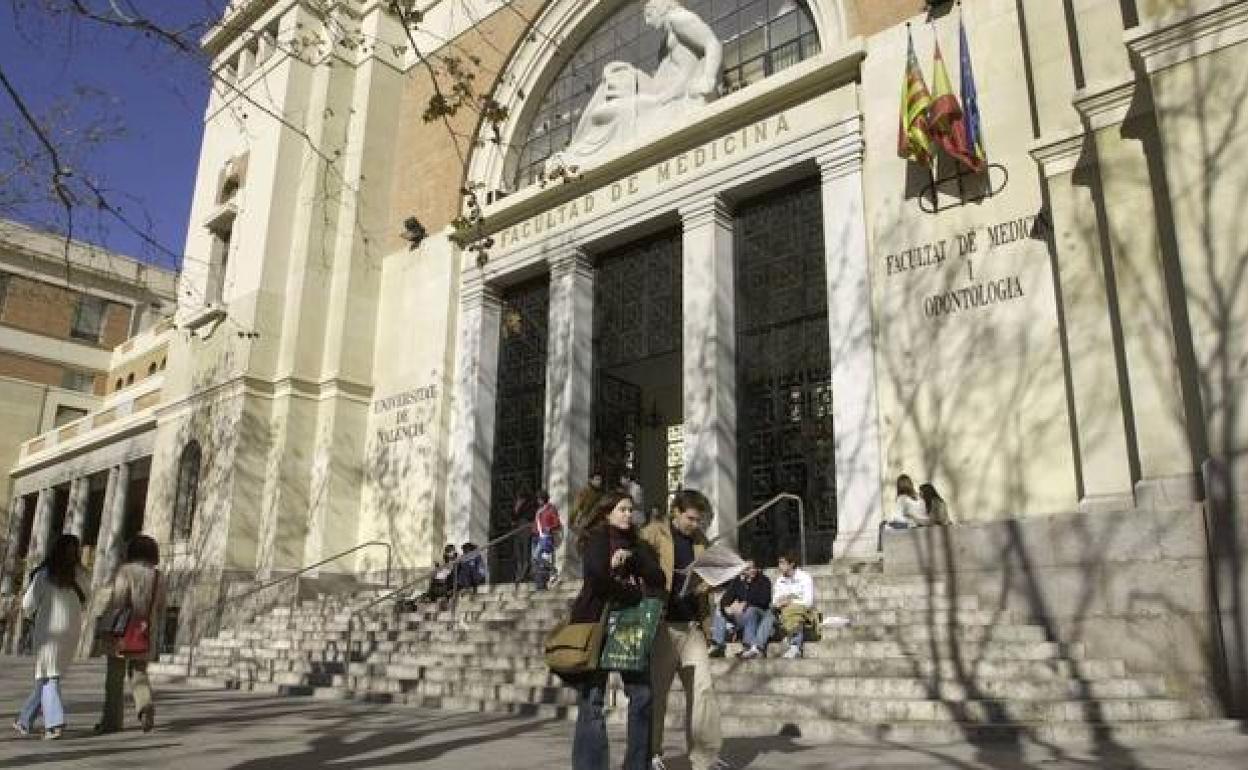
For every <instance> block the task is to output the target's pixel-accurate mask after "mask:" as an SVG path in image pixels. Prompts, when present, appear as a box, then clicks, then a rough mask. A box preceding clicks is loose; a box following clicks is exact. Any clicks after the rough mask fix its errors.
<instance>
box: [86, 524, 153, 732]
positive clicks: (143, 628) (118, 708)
mask: <svg viewBox="0 0 1248 770" xmlns="http://www.w3.org/2000/svg"><path fill="white" fill-rule="evenodd" d="M159 563H160V549H159V548H158V547H157V545H156V541H155V540H153V539H152V538H150V537H148V536H147V535H138V536H136V537H135V538H134V539H133V540H131V541H130V543H129V544H128V545H127V546H126V560H125V563H124V564H122V565H121V567H120V568H119V569H118V570H117V575H116V576H115V577H114V578H113V588H112V598H111V599H110V601H109V608H108V615H107V617H108V618H109V619H110V624H109V626H110V627H109V632H110V635H111V637H112V638H111V639H110V640H108V642H107V643H108V648H109V649H108V669H107V673H106V674H105V677H104V715H103V718H102V719H101V720H100V723H99V724H98V725H96V726H95V731H96V732H97V733H112V732H117V731H119V730H121V729H122V727H123V725H124V724H125V694H126V693H125V688H126V678H127V677H129V679H130V687H131V690H132V691H133V693H134V706H135V708H136V709H138V712H139V724H140V725H142V727H143V732H148V731H150V730H151V729H152V727H153V725H154V724H155V721H156V713H155V711H154V707H153V705H152V687H151V684H150V683H149V682H148V679H147V663H148V661H150V660H152V659H154V658H155V657H156V655H157V654H158V653H159V650H160V646H159V644H158V640H157V638H156V631H157V629H158V628H159V624H158V623H157V622H156V621H157V618H159V617H160V616H161V615H162V614H163V612H164V606H165V586H164V581H163V580H162V579H161V575H160V572H159V571H158V570H157V569H156V565H157V564H159Z"/></svg>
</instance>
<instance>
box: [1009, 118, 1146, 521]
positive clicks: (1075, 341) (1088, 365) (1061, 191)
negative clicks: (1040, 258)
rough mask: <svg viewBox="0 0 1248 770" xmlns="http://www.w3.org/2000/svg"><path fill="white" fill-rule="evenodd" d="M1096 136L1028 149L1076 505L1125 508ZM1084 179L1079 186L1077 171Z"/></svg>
mask: <svg viewBox="0 0 1248 770" xmlns="http://www.w3.org/2000/svg"><path fill="white" fill-rule="evenodd" d="M1093 136H1094V134H1093V133H1092V132H1090V131H1088V130H1087V129H1085V128H1081V129H1078V130H1075V131H1070V132H1067V133H1066V134H1063V135H1060V136H1055V137H1051V138H1042V139H1040V140H1037V141H1036V142H1035V143H1034V144H1033V145H1032V147H1031V150H1030V153H1031V157H1032V159H1033V160H1035V161H1036V164H1037V165H1038V166H1039V167H1040V173H1041V175H1042V176H1043V177H1044V184H1045V185H1046V186H1047V188H1048V191H1049V198H1048V201H1049V202H1048V206H1049V215H1050V217H1051V218H1052V221H1053V248H1054V251H1055V254H1054V260H1055V268H1056V270H1057V276H1058V281H1057V289H1058V290H1059V296H1058V301H1059V303H1060V305H1061V317H1062V319H1063V324H1062V332H1063V334H1064V335H1065V338H1066V339H1065V342H1066V344H1065V345H1064V348H1063V350H1064V354H1065V356H1064V357H1065V367H1066V375H1067V382H1068V383H1069V387H1070V399H1071V403H1072V406H1073V410H1074V414H1073V416H1072V424H1073V426H1074V428H1075V433H1076V435H1075V442H1076V446H1077V452H1076V457H1075V460H1076V462H1077V463H1078V466H1079V473H1078V480H1079V508H1080V510H1082V511H1084V512H1095V511H1101V510H1125V509H1127V508H1130V507H1131V506H1132V505H1133V504H1134V496H1133V493H1132V486H1131V462H1130V458H1129V455H1128V449H1127V447H1128V441H1127V434H1126V411H1125V406H1124V404H1123V400H1122V387H1121V383H1120V379H1119V372H1118V364H1117V360H1118V359H1117V351H1116V350H1115V348H1116V347H1117V345H1118V343H1117V340H1116V338H1115V335H1114V328H1113V323H1112V317H1111V315H1110V306H1111V302H1110V296H1111V294H1110V290H1109V289H1108V287H1109V286H1111V285H1112V283H1113V277H1112V276H1109V275H1107V274H1106V268H1105V261H1104V259H1103V256H1102V249H1101V241H1100V233H1101V228H1102V227H1103V226H1104V224H1103V223H1102V222H1100V221H1099V219H1098V217H1097V214H1096V212H1097V210H1098V209H1097V205H1096V200H1095V199H1094V197H1093V196H1094V194H1096V192H1095V188H1094V187H1092V186H1090V185H1089V184H1088V183H1087V182H1086V181H1084V180H1082V177H1087V176H1089V175H1092V174H1096V173H1098V172H1097V171H1096V170H1095V166H1096V148H1095V142H1094V141H1093ZM1077 173H1078V174H1080V175H1081V181H1078V182H1077V181H1076V178H1075V177H1076V174H1077Z"/></svg>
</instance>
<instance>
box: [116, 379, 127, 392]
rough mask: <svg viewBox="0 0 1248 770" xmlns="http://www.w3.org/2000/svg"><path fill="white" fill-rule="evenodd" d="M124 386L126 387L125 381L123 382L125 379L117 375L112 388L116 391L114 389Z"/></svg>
mask: <svg viewBox="0 0 1248 770" xmlns="http://www.w3.org/2000/svg"><path fill="white" fill-rule="evenodd" d="M124 387H126V383H125V381H124V380H122V379H121V378H120V377H118V378H117V383H116V384H115V385H113V390H115V391H116V390H121V389H122V388H124Z"/></svg>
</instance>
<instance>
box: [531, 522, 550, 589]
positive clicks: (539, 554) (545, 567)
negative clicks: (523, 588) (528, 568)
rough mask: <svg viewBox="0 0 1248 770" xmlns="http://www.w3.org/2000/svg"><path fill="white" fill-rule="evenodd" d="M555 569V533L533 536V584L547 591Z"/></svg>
mask: <svg viewBox="0 0 1248 770" xmlns="http://www.w3.org/2000/svg"><path fill="white" fill-rule="evenodd" d="M554 571H555V539H554V536H553V535H545V536H541V537H536V536H535V537H534V538H533V585H534V587H536V588H537V590H539V591H545V590H546V586H547V584H548V583H550V577H551V574H552V573H553V572H554Z"/></svg>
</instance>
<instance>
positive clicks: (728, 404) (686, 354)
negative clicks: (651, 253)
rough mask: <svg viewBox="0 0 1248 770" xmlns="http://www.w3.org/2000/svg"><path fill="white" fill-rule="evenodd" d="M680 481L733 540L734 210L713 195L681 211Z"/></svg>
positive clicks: (714, 528) (715, 527)
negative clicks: (703, 499)
mask: <svg viewBox="0 0 1248 770" xmlns="http://www.w3.org/2000/svg"><path fill="white" fill-rule="evenodd" d="M680 216H681V219H682V221H683V225H684V238H683V240H682V248H683V252H684V253H683V257H682V259H683V269H682V273H683V279H682V285H681V291H682V304H681V307H682V322H683V324H684V335H683V370H682V372H683V378H684V382H683V390H684V409H685V414H684V428H685V454H684V480H683V483H684V485H685V486H686V487H690V488H693V489H698V490H701V491H702V492H703V493H704V494H705V495H706V496H707V497H708V498H709V499H710V501H711V505H712V506H714V509H715V518H714V520H713V521H712V522H711V525H710V527H709V528H708V530H707V534H708V535H710V536H711V537H715V536H717V535H719V534H724V535H725V538H726V540H727V541H728V542H729V543H732V544H735V543H736V540H737V533H736V524H737V513H738V511H737V394H736V390H737V388H736V385H737V355H736V353H737V336H736V335H737V330H736V317H735V309H736V287H735V283H734V273H735V265H734V264H733V242H732V241H733V237H732V226H733V222H732V212H731V211H730V210H729V208H728V206H727V204H726V203H725V202H724V200H723V199H722V198H720V197H719V196H718V195H711V196H708V197H706V198H703V199H701V200H698V201H694V202H693V203H691V204H689V205H687V206H683V207H681V209H680Z"/></svg>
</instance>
